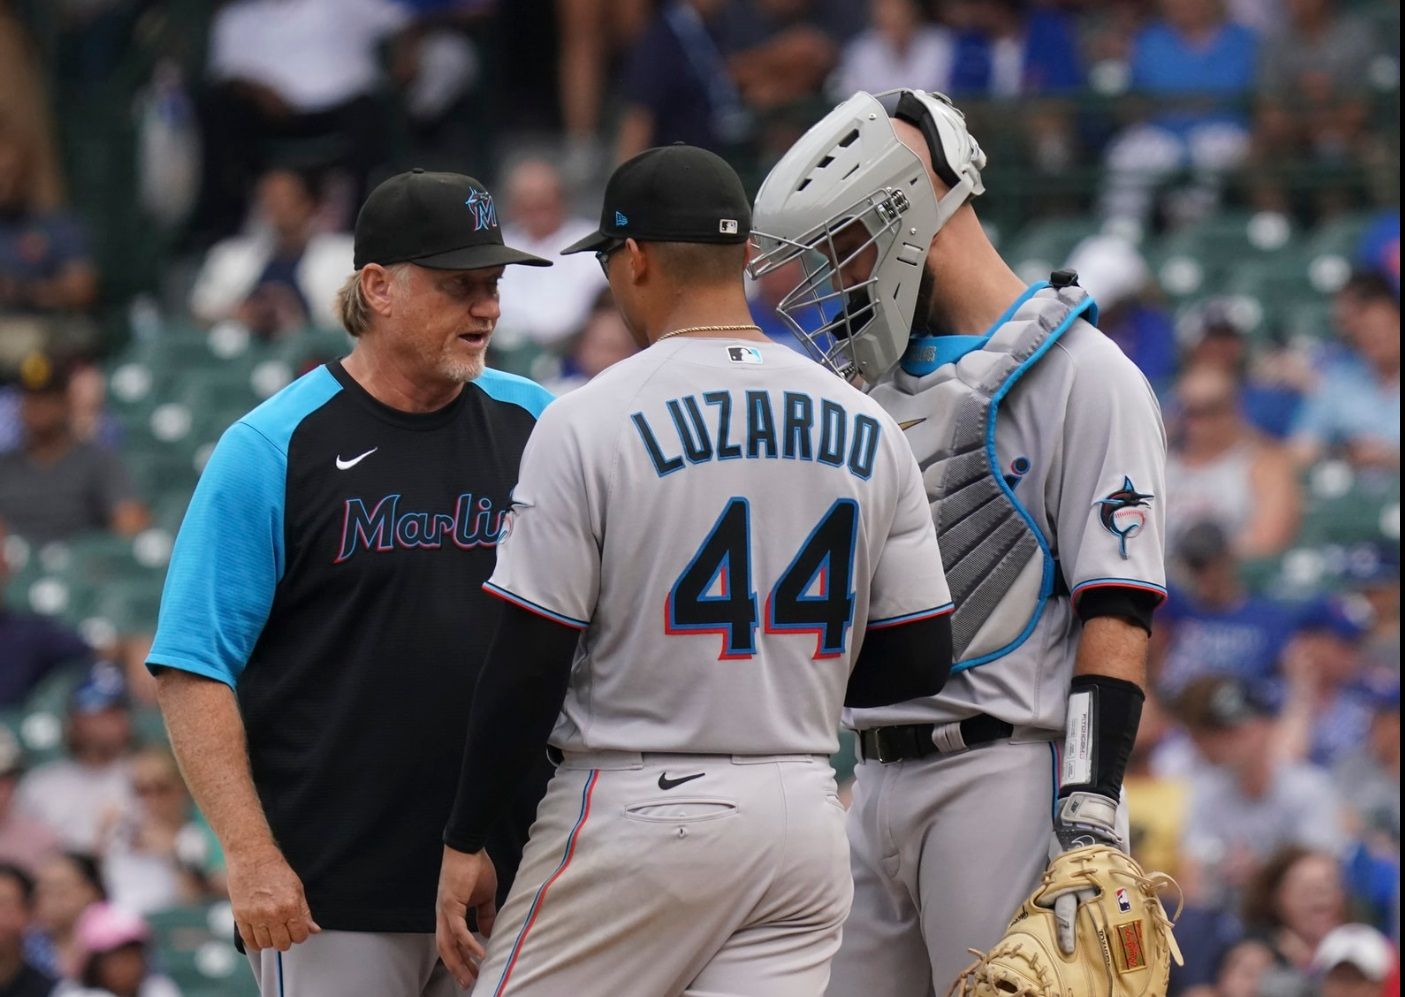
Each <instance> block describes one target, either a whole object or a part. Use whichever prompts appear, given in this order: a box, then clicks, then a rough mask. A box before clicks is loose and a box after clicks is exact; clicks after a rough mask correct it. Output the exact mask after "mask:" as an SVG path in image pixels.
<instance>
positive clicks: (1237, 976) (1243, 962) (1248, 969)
mask: <svg viewBox="0 0 1405 997" xmlns="http://www.w3.org/2000/svg"><path fill="white" fill-rule="evenodd" d="M1272 968H1273V950H1272V949H1271V948H1269V947H1268V946H1267V945H1265V944H1264V943H1263V942H1262V941H1260V940H1259V939H1257V938H1245V939H1243V940H1242V941H1240V942H1238V943H1237V944H1235V945H1234V946H1233V947H1231V948H1230V949H1229V951H1227V952H1225V954H1224V956H1223V958H1221V960H1220V965H1219V969H1218V971H1217V972H1216V973H1215V984H1214V986H1213V987H1209V988H1204V989H1196V990H1193V991H1190V992H1188V993H1187V994H1186V997H1263V990H1262V989H1261V984H1262V982H1263V979H1264V976H1265V975H1267V974H1268V972H1269V970H1271V969H1272Z"/></svg>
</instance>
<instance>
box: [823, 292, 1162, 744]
mask: <svg viewBox="0 0 1405 997" xmlns="http://www.w3.org/2000/svg"><path fill="white" fill-rule="evenodd" d="M933 380H934V376H933V375H930V374H929V375H926V376H924V377H914V376H912V375H910V374H908V373H906V372H904V371H902V370H901V369H899V370H898V371H896V372H895V374H894V375H893V376H892V377H891V378H890V379H887V380H885V381H884V382H883V383H882V384H880V385H879V386H878V387H876V388H875V389H874V391H873V393H872V395H871V397H872V398H874V399H875V400H876V401H878V402H880V403H881V404H882V405H883V407H884V408H885V409H886V410H887V411H888V412H889V413H890V414H891V415H892V416H893V418H894V419H896V420H897V421H898V423H899V425H901V426H902V427H903V428H904V431H905V435H906V436H907V439H908V442H909V443H910V444H911V445H912V449H913V451H914V452H915V453H916V455H917V458H918V464H919V465H920V466H921V467H923V468H928V467H930V466H931V465H932V463H933V459H934V457H935V456H936V455H935V454H934V453H933V450H934V445H935V444H934V441H935V439H936V438H937V435H938V434H937V432H936V426H937V423H938V421H939V416H938V414H937V413H935V412H933V411H931V404H930V402H929V401H928V399H926V398H925V397H924V394H923V392H924V389H925V388H926V387H928V386H929V385H930V384H931V382H932V381H933ZM995 450H996V456H997V458H998V460H999V464H1000V467H1001V469H1002V474H1003V476H1004V478H1005V480H1006V482H1007V483H1008V484H1009V485H1010V486H1011V488H1012V489H1013V492H1014V495H1015V497H1016V499H1018V501H1019V502H1020V503H1021V504H1022V505H1023V506H1024V507H1025V508H1026V509H1027V510H1028V512H1029V514H1030V516H1031V517H1032V518H1033V520H1034V523H1035V525H1036V526H1037V527H1038V528H1039V530H1040V531H1041V532H1042V533H1043V534H1044V536H1045V537H1046V538H1047V540H1048V541H1049V543H1050V546H1051V548H1052V552H1053V554H1054V557H1055V558H1056V559H1057V561H1058V564H1059V567H1060V570H1061V574H1062V576H1063V579H1064V581H1065V583H1066V585H1067V590H1068V593H1069V594H1068V595H1067V596H1056V597H1055V598H1052V599H1050V600H1049V601H1048V603H1047V604H1046V606H1045V607H1044V611H1043V613H1042V615H1041V616H1040V618H1039V620H1038V622H1037V624H1036V625H1035V627H1034V629H1033V631H1032V632H1031V633H1030V635H1029V636H1028V637H1027V639H1025V640H1024V642H1023V643H1021V644H1020V645H1019V646H1018V647H1016V648H1014V649H1013V650H1011V651H1010V652H1009V653H1008V654H1005V655H1004V656H1003V657H1000V658H997V659H995V660H993V661H988V662H986V663H983V664H977V665H975V666H973V667H963V666H962V663H961V662H958V663H957V665H956V666H955V668H954V669H953V673H952V676H951V678H950V680H949V681H948V682H947V684H946V687H945V688H944V689H943V690H942V691H941V693H940V694H939V695H937V696H935V697H932V698H930V699H923V700H918V701H912V702H908V703H903V704H899V705H896V706H891V707H883V708H880V709H873V710H856V711H846V714H845V723H846V725H849V726H853V727H858V728H866V727H877V726H883V725H887V724H899V723H943V722H947V721H951V720H959V719H962V718H964V717H968V716H972V715H974V714H978V713H988V714H990V715H991V716H994V717H997V718H999V719H1001V720H1004V721H1006V722H1007V723H1010V724H1013V725H1014V726H1015V727H1016V728H1017V732H1018V730H1020V729H1033V730H1035V731H1050V732H1062V730H1063V728H1064V712H1065V708H1066V707H1067V704H1068V684H1069V680H1070V678H1071V677H1072V674H1073V662H1074V656H1075V654H1076V653H1077V649H1078V635H1079V633H1080V630H1081V625H1080V623H1079V620H1078V617H1077V614H1076V612H1075V604H1076V602H1077V600H1078V598H1079V597H1080V596H1081V595H1082V594H1083V593H1084V592H1087V591H1089V590H1090V589H1093V588H1096V587H1098V586H1105V585H1120V586H1127V587H1132V588H1142V589H1148V590H1151V591H1153V592H1157V593H1160V594H1163V595H1164V593H1165V591H1166V589H1165V583H1166V579H1165V568H1164V564H1163V553H1164V540H1163V535H1164V520H1165V512H1166V509H1165V500H1164V496H1165V484H1166V483H1165V456H1166V432H1165V429H1164V427H1163V426H1162V422H1161V411H1160V407H1159V406H1158V404H1157V401H1156V396H1155V395H1154V394H1153V393H1152V390H1151V387H1150V385H1148V384H1147V382H1146V379H1145V378H1144V377H1143V376H1142V374H1141V372H1140V371H1138V370H1137V368H1136V367H1135V366H1133V364H1132V363H1131V361H1129V360H1128V359H1127V357H1126V356H1125V355H1123V353H1122V351H1121V350H1119V349H1118V348H1117V346H1116V344H1114V343H1113V342H1112V341H1111V340H1109V339H1108V338H1107V337H1105V336H1104V335H1102V333H1100V332H1099V331H1098V330H1097V329H1096V328H1094V327H1093V326H1092V325H1090V324H1088V323H1087V322H1084V321H1081V320H1080V321H1077V322H1075V323H1074V324H1073V325H1072V326H1071V327H1070V328H1069V329H1068V331H1067V332H1066V333H1064V335H1063V336H1062V337H1060V338H1059V339H1058V340H1057V342H1055V343H1054V344H1053V346H1052V347H1051V348H1050V350H1049V352H1048V353H1047V355H1045V356H1044V357H1042V358H1041V359H1040V360H1039V361H1038V363H1037V364H1036V365H1035V366H1034V367H1033V368H1032V369H1031V370H1030V371H1029V372H1028V373H1027V374H1026V375H1025V376H1024V377H1023V378H1022V379H1021V380H1020V381H1019V382H1018V383H1017V384H1016V385H1015V387H1014V389H1013V390H1012V391H1011V392H1010V394H1009V396H1008V397H1007V398H1006V399H1005V400H1004V401H1002V402H1001V404H1000V409H999V418H998V420H997V422H996V434H995ZM997 612H999V610H997ZM1036 736H1037V735H1036Z"/></svg>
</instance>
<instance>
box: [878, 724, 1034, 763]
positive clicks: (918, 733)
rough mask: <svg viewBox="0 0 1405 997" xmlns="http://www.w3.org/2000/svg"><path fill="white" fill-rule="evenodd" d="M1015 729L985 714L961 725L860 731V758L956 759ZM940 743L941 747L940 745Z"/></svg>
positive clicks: (885, 759) (918, 725)
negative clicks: (933, 756) (963, 753)
mask: <svg viewBox="0 0 1405 997" xmlns="http://www.w3.org/2000/svg"><path fill="white" fill-rule="evenodd" d="M1014 732H1015V728H1014V727H1012V726H1010V725H1009V724H1007V723H1006V722H1005V721H1004V720H996V719H995V718H994V717H992V716H988V715H986V714H984V713H982V714H980V715H979V716H974V717H967V718H966V719H965V720H962V721H961V722H960V723H959V724H899V725H897V726H894V727H874V728H873V729H872V730H861V731H859V757H860V758H862V759H863V760H864V761H877V762H882V763H883V764H885V765H886V764H887V763H888V762H903V761H910V760H911V759H914V758H926V757H927V756H928V755H954V754H957V753H959V752H962V751H965V750H966V749H967V748H974V747H975V746H976V745H978V744H988V743H989V742H991V741H999V740H1001V739H1003V738H1007V737H1009V736H1010V735H1011V734H1013V733H1014ZM939 742H940V743H939Z"/></svg>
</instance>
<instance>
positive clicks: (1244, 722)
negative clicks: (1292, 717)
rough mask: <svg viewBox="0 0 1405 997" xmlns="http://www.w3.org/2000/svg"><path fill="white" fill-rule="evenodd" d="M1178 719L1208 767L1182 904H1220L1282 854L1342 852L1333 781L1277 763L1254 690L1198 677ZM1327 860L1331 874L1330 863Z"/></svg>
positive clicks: (1188, 843)
mask: <svg viewBox="0 0 1405 997" xmlns="http://www.w3.org/2000/svg"><path fill="white" fill-rule="evenodd" d="M1179 713H1180V715H1181V718H1182V721H1183V722H1184V723H1185V725H1186V727H1187V729H1188V730H1189V732H1190V736H1191V739H1192V740H1193V741H1194V742H1195V746H1196V749H1197V750H1198V751H1199V752H1200V755H1201V757H1202V758H1204V759H1205V761H1206V762H1207V763H1208V765H1207V766H1206V767H1204V768H1202V769H1199V770H1197V771H1196V772H1195V773H1194V774H1193V775H1192V776H1191V787H1190V804H1189V808H1188V811H1187V815H1186V824H1185V836H1184V840H1183V842H1182V853H1181V861H1182V869H1183V870H1185V871H1184V874H1183V877H1182V885H1183V886H1185V887H1186V892H1187V898H1188V899H1192V898H1193V899H1194V900H1195V901H1196V902H1198V903H1201V904H1205V903H1207V902H1209V903H1213V902H1215V901H1223V900H1225V899H1227V898H1228V897H1230V896H1232V895H1233V891H1236V890H1238V889H1242V888H1244V887H1245V886H1246V885H1248V884H1249V882H1250V881H1251V880H1252V879H1253V878H1254V877H1255V876H1256V875H1258V874H1259V872H1260V871H1261V869H1262V868H1263V866H1264V863H1265V862H1267V861H1268V859H1269V857H1270V856H1271V855H1272V854H1273V853H1274V852H1275V851H1276V850H1278V849H1279V848H1283V847H1286V846H1289V845H1297V846H1301V847H1303V848H1316V849H1320V850H1322V851H1324V852H1328V853H1330V854H1336V853H1337V852H1339V851H1340V850H1341V849H1342V848H1343V846H1344V845H1345V840H1344V836H1343V830H1342V827H1341V824H1340V821H1339V818H1338V797H1337V793H1336V790H1335V787H1333V785H1332V781H1331V779H1329V778H1328V776H1327V775H1326V773H1324V772H1323V771H1322V770H1320V769H1318V768H1315V767H1313V766H1310V765H1304V764H1302V763H1300V762H1294V761H1288V760H1286V759H1285V758H1284V757H1283V754H1282V752H1281V750H1280V749H1279V746H1278V743H1277V732H1276V731H1275V729H1274V718H1273V716H1272V714H1271V711H1270V707H1269V706H1268V704H1267V703H1266V702H1265V701H1264V700H1263V699H1262V698H1261V696H1260V695H1259V694H1258V693H1257V691H1256V690H1254V689H1253V688H1252V687H1251V686H1248V685H1246V684H1244V683H1242V682H1240V681H1238V680H1236V679H1231V678H1224V677H1219V676H1206V677H1203V678H1199V679H1196V680H1195V681H1193V682H1191V683H1190V684H1189V685H1188V686H1187V687H1186V689H1185V692H1184V693H1183V694H1182V695H1181V697H1180V700H1179ZM1327 861H1328V862H1329V863H1330V864H1331V865H1332V872H1333V875H1334V876H1335V875H1336V863H1335V860H1333V859H1331V858H1328V859H1327ZM1275 889H1276V887H1275ZM1329 927H1330V926H1329ZM1318 937H1320V935H1319V936H1318ZM1313 941H1314V943H1315V941H1316V939H1314V940H1313Z"/></svg>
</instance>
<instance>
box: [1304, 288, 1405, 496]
mask: <svg viewBox="0 0 1405 997" xmlns="http://www.w3.org/2000/svg"><path fill="white" fill-rule="evenodd" d="M1336 321H1337V325H1338V334H1339V335H1340V336H1341V338H1342V339H1343V345H1345V347H1346V349H1345V350H1344V351H1342V352H1340V353H1338V354H1336V355H1335V356H1333V357H1331V358H1329V359H1328V360H1327V362H1326V363H1325V365H1324V367H1323V369H1322V371H1321V376H1320V377H1319V378H1318V379H1317V383H1316V384H1315V385H1314V386H1313V387H1312V389H1311V391H1310V392H1309V394H1308V397H1307V401H1306V403H1305V404H1304V406H1303V410H1302V412H1301V413H1300V414H1299V416H1298V421H1297V425H1296V427H1295V430H1294V435H1293V448H1294V452H1295V454H1296V456H1297V458H1298V461H1299V462H1300V463H1301V464H1303V465H1307V464H1311V463H1312V462H1314V461H1316V460H1318V459H1320V458H1321V457H1323V456H1325V455H1326V454H1327V453H1329V452H1340V453H1341V454H1342V455H1343V456H1345V457H1346V458H1347V459H1348V460H1350V461H1351V462H1352V463H1353V464H1354V465H1356V466H1357V467H1359V468H1372V467H1374V468H1384V469H1387V470H1393V469H1398V468H1399V466H1400V299H1399V298H1398V297H1396V294H1395V291H1394V290H1393V289H1392V288H1391V286H1390V285H1389V284H1388V283H1387V282H1386V280H1385V278H1383V277H1380V276H1377V275H1375V274H1360V275H1357V276H1356V277H1355V278H1353V279H1352V280H1351V281H1350V282H1349V283H1348V284H1347V286H1346V287H1344V288H1343V289H1342V290H1341V291H1340V292H1338V295H1337V299H1336Z"/></svg>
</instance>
